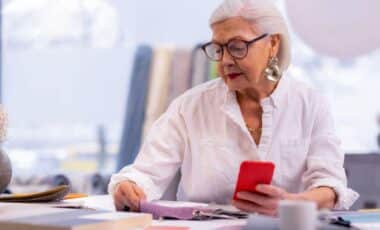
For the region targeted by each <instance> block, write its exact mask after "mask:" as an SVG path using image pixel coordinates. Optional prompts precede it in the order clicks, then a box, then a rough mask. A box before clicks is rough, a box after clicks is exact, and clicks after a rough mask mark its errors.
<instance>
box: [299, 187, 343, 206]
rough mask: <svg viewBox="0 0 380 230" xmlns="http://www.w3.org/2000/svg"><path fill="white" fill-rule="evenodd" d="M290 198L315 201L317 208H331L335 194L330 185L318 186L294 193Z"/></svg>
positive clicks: (334, 201) (334, 200) (335, 197)
mask: <svg viewBox="0 0 380 230" xmlns="http://www.w3.org/2000/svg"><path fill="white" fill-rule="evenodd" d="M292 199H296V200H309V201H314V202H316V203H317V205H318V208H319V209H321V208H328V209H332V208H334V206H335V203H336V200H337V195H336V193H335V191H334V190H333V189H332V188H330V187H318V188H314V189H312V190H309V191H305V192H302V193H298V194H294V196H293V197H292Z"/></svg>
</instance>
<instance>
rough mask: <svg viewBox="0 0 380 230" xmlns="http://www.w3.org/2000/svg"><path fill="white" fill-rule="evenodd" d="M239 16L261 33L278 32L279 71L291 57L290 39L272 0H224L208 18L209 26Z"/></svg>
mask: <svg viewBox="0 0 380 230" xmlns="http://www.w3.org/2000/svg"><path fill="white" fill-rule="evenodd" d="M233 17H241V18H243V19H245V20H247V21H248V22H249V23H250V24H251V25H252V26H255V27H256V28H258V29H259V30H260V32H262V33H268V34H279V35H280V40H281V41H280V49H279V52H278V54H277V57H278V59H279V65H280V70H281V72H284V71H285V70H286V69H287V68H288V66H289V64H290V59H291V51H290V41H289V33H288V28H287V26H286V23H285V19H284V18H283V16H282V15H281V13H280V12H279V10H278V9H277V8H276V6H275V5H274V3H273V1H272V0H224V1H223V3H222V4H221V5H220V6H219V7H218V8H216V9H215V11H214V12H213V13H212V15H211V18H210V20H209V24H210V26H212V25H213V24H214V23H217V22H221V21H223V20H225V19H228V18H233Z"/></svg>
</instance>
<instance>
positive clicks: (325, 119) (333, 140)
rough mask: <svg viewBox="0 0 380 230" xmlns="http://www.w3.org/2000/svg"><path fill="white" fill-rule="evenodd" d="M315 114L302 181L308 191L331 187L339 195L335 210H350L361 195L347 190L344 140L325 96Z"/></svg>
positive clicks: (320, 99) (320, 100)
mask: <svg viewBox="0 0 380 230" xmlns="http://www.w3.org/2000/svg"><path fill="white" fill-rule="evenodd" d="M315 111H316V112H315V113H316V114H315V116H316V118H315V122H314V125H313V128H312V134H311V140H310V147H309V153H308V158H307V163H306V172H305V173H304V175H303V178H302V181H303V184H304V187H305V188H306V190H310V189H313V188H316V187H320V186H327V187H331V188H332V189H334V191H335V193H336V194H337V196H338V197H337V202H336V205H335V209H349V208H350V206H351V205H352V204H353V203H354V202H355V201H356V199H357V198H358V197H359V194H358V193H356V192H355V191H353V190H351V189H349V188H347V178H346V174H345V170H344V168H343V163H344V153H343V151H342V150H341V148H340V140H339V139H338V138H337V136H336V135H335V130H334V124H333V118H332V114H331V113H330V111H329V108H328V103H327V101H326V100H325V99H324V98H323V97H320V98H319V100H318V102H317V105H316V110H315Z"/></svg>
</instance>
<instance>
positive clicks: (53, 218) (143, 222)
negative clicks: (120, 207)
mask: <svg viewBox="0 0 380 230" xmlns="http://www.w3.org/2000/svg"><path fill="white" fill-rule="evenodd" d="M151 222H152V216H151V215H150V214H142V213H126V212H108V211H96V210H89V209H66V208H53V207H51V206H47V205H44V204H26V203H1V204H0V229H1V230H16V229H17V230H37V229H38V230H58V229H59V230H92V229H94V230H95V229H123V230H125V229H142V228H145V227H147V226H150V225H151Z"/></svg>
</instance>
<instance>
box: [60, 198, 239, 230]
mask: <svg viewBox="0 0 380 230" xmlns="http://www.w3.org/2000/svg"><path fill="white" fill-rule="evenodd" d="M64 202H65V203H73V204H76V203H81V204H82V205H84V206H85V207H88V208H93V209H96V210H108V211H114V212H115V211H116V210H115V207H114V205H113V200H112V197H111V196H110V195H100V196H89V197H84V198H77V199H71V200H65V201H64ZM245 223H246V220H208V221H177V220H154V221H153V226H157V227H158V226H173V227H188V228H191V229H200V230H203V229H226V230H227V229H231V230H232V229H241V227H242V226H244V225H245ZM236 226H239V227H236Z"/></svg>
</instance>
